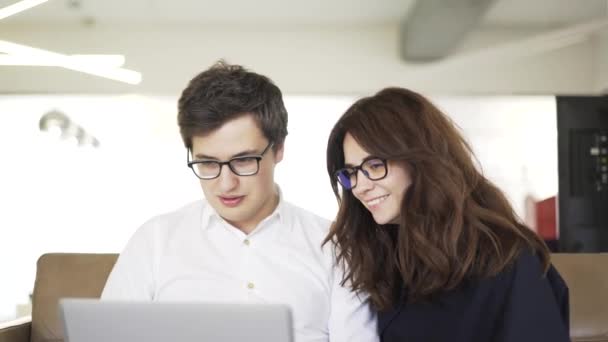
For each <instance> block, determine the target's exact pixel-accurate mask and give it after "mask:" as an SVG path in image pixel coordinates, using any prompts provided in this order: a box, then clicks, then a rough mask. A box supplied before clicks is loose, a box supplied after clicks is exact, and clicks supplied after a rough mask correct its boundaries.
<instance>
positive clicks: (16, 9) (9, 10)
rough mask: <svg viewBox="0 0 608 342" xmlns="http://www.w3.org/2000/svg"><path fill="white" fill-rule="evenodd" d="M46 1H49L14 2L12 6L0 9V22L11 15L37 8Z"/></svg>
mask: <svg viewBox="0 0 608 342" xmlns="http://www.w3.org/2000/svg"><path fill="white" fill-rule="evenodd" d="M47 1H49V0H23V1H19V2H16V3H14V4H12V5H8V6H6V7H4V8H0V20H2V19H4V18H8V17H10V16H11V15H14V14H17V13H20V12H23V11H25V10H27V9H30V8H32V7H34V6H38V5H40V4H42V3H45V2H47Z"/></svg>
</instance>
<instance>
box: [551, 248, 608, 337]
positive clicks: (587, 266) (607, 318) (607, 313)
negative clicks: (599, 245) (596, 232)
mask: <svg viewBox="0 0 608 342" xmlns="http://www.w3.org/2000/svg"><path fill="white" fill-rule="evenodd" d="M551 257H552V262H553V265H554V266H555V268H557V270H558V271H559V273H560V274H561V275H562V277H563V278H564V280H565V281H566V284H568V288H569V290H570V336H571V337H572V341H575V342H608V253H598V254H561V253H556V254H553V255H552V256H551Z"/></svg>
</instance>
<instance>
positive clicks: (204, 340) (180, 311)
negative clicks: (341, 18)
mask: <svg viewBox="0 0 608 342" xmlns="http://www.w3.org/2000/svg"><path fill="white" fill-rule="evenodd" d="M59 307H60V317H61V319H62V321H63V327H64V335H65V339H66V342H137V341H142V342H167V341H172V342H189V341H196V342H215V341H221V342H243V341H256V342H257V341H260V342H262V341H263V342H293V328H292V315H291V311H290V309H289V307H288V306H286V305H278V304H225V303H221V304H220V303H202V302H116V301H99V300H95V299H62V300H61V301H60V303H59Z"/></svg>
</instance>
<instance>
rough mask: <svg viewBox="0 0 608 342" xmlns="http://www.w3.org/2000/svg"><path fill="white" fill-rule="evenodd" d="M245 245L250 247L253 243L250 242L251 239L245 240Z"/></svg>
mask: <svg viewBox="0 0 608 342" xmlns="http://www.w3.org/2000/svg"><path fill="white" fill-rule="evenodd" d="M243 243H244V244H245V246H249V245H250V244H251V241H249V239H245V241H243Z"/></svg>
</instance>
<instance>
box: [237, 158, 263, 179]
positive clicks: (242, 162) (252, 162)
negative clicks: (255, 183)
mask: <svg viewBox="0 0 608 342" xmlns="http://www.w3.org/2000/svg"><path fill="white" fill-rule="evenodd" d="M258 166H259V164H258V158H255V157H242V158H234V159H232V160H231V161H230V168H231V169H232V171H234V173H236V174H237V175H239V176H251V175H254V174H256V173H257V172H258Z"/></svg>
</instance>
